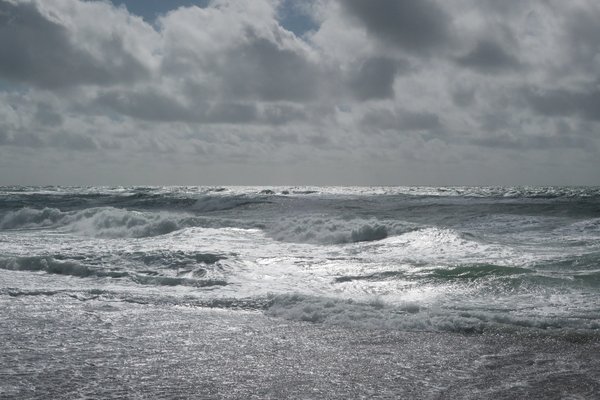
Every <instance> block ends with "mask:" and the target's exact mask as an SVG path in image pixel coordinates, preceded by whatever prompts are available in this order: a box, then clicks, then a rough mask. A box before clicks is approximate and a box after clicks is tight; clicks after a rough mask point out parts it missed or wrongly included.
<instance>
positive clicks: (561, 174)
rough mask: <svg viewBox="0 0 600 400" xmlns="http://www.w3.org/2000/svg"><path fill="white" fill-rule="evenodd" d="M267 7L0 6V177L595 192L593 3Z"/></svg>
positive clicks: (268, 1)
mask: <svg viewBox="0 0 600 400" xmlns="http://www.w3.org/2000/svg"><path fill="white" fill-rule="evenodd" d="M286 7H291V5H290V2H286V1H283V2H281V1H275V0H256V1H253V2H239V1H233V0H214V1H211V2H209V3H208V5H207V6H206V7H204V8H201V7H181V8H178V9H173V10H170V11H169V12H168V13H165V14H163V15H159V16H157V18H156V20H154V21H147V20H144V19H142V18H141V17H139V16H136V15H134V14H132V13H130V12H129V11H128V10H127V9H126V8H125V7H116V6H114V5H112V4H111V3H109V2H100V1H82V0H56V1H52V2H48V1H41V0H0V158H2V161H0V166H1V167H2V169H3V171H8V173H5V174H3V176H2V177H1V178H2V179H0V184H2V183H19V182H14V181H13V179H16V178H13V177H16V176H18V177H20V178H19V179H21V178H22V179H26V180H28V182H31V183H40V182H46V181H48V180H50V179H55V180H56V183H71V182H72V183H86V182H87V180H88V179H92V178H93V179H97V180H98V182H89V183H90V184H93V183H112V182H115V183H128V182H130V183H137V182H138V181H140V182H151V183H188V182H189V183H210V182H221V181H222V182H223V183H280V182H281V183H288V181H289V182H298V183H303V182H304V183H338V184H347V183H354V184H378V183H385V184H428V183H429V184H444V183H457V184H459V183H469V184H482V183H490V184H491V183H538V184H546V183H562V184H566V183H572V184H577V183H600V182H599V181H598V174H597V171H598V170H599V167H600V165H599V163H600V161H599V160H600V157H597V151H598V145H599V144H600V143H599V142H600V95H599V93H600V89H599V88H600V86H599V83H598V82H600V45H599V44H598V40H597V37H598V34H599V28H598V24H597V22H596V21H598V18H600V5H598V4H597V3H596V2H594V1H592V0H589V1H588V0H581V1H578V2H559V1H541V0H540V1H534V0H529V1H519V2H512V1H511V2H494V1H482V2H480V1H475V0H451V1H436V0H423V1H418V2H416V1H408V0H401V1H397V0H395V1H393V0H373V1H368V2H367V1H359V0H346V1H341V0H340V1H321V0H312V1H310V2H307V3H306V4H304V5H303V7H302V15H303V18H306V19H307V21H308V22H307V23H305V24H304V25H306V26H308V27H311V29H310V30H309V31H306V32H304V33H302V34H301V35H300V34H295V33H293V32H291V31H290V30H289V29H288V27H286V25H285V23H284V22H285V21H283V20H280V19H279V18H280V16H282V15H286V13H288V12H287V11H286ZM295 7H298V5H295ZM288 11H289V10H288ZM294 12H296V13H297V12H298V9H295V11H294ZM309 20H310V21H309ZM483 153H485V156H483V155H482V154H483ZM515 169H519V170H522V171H524V172H523V173H522V174H515V173H514V170H515ZM123 170H126V171H127V173H126V174H123V173H121V172H120V171H123ZM16 171H18V173H16ZM398 171H402V172H401V173H398ZM12 172H15V173H12ZM90 177H91V178H90ZM120 179H126V180H127V182H120V181H119V180H120ZM171 180H172V182H171ZM554 180H559V181H556V182H555V181H554ZM155 181H156V182H155Z"/></svg>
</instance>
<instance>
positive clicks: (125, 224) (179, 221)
mask: <svg viewBox="0 0 600 400" xmlns="http://www.w3.org/2000/svg"><path fill="white" fill-rule="evenodd" d="M188 224H189V220H188V218H187V216H183V215H177V214H167V213H144V212H140V211H128V210H121V209H118V208H112V207H101V208H90V209H86V210H82V211H67V212H63V211H60V210H58V209H55V208H44V209H41V210H37V209H32V208H23V209H20V210H18V211H12V212H9V213H8V214H6V215H5V216H4V218H2V220H1V221H0V229H41V228H50V227H51V228H58V227H61V228H66V229H67V230H69V231H72V232H77V233H80V234H84V235H87V236H94V237H117V238H118V237H149V236H158V235H164V234H167V233H171V232H173V231H176V230H178V229H181V228H183V227H185V226H187V225H188Z"/></svg>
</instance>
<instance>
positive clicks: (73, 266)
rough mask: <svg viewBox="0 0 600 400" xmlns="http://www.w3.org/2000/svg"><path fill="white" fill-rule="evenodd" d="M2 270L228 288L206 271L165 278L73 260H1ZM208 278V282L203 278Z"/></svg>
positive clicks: (48, 258) (162, 284) (147, 272)
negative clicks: (207, 276) (104, 267)
mask: <svg viewBox="0 0 600 400" xmlns="http://www.w3.org/2000/svg"><path fill="white" fill-rule="evenodd" d="M0 269H5V270H10V271H32V272H45V273H48V274H55V275H68V276H74V277H78V278H126V279H128V280H130V281H132V282H135V283H137V284H141V285H154V286H190V287H198V288H205V287H212V286H226V285H227V284H228V283H227V281H226V280H224V279H210V278H209V279H206V278H205V270H204V269H202V268H199V269H197V270H191V269H190V270H189V271H185V272H186V273H185V274H183V275H180V276H164V275H160V274H159V273H158V272H156V271H123V270H106V269H101V268H97V267H94V266H89V265H85V264H81V263H78V262H75V261H70V260H58V259H56V258H54V257H51V256H32V257H5V258H0ZM202 278H205V279H202Z"/></svg>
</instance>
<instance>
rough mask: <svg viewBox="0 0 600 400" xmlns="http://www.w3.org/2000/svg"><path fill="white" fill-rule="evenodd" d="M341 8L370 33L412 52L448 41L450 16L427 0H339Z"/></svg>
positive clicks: (428, 49) (422, 51) (421, 50)
mask: <svg viewBox="0 0 600 400" xmlns="http://www.w3.org/2000/svg"><path fill="white" fill-rule="evenodd" d="M341 4H342V6H343V8H344V9H345V10H346V11H347V12H348V14H350V15H351V16H353V17H354V18H355V19H356V20H358V21H360V22H361V23H362V24H363V25H364V26H365V28H366V29H367V31H368V32H369V33H370V34H372V35H373V36H375V37H377V38H379V39H380V40H383V41H385V42H386V43H387V44H388V45H391V46H396V47H399V48H401V49H403V50H406V51H409V52H412V53H427V52H429V51H430V50H432V49H437V48H440V47H441V46H443V45H444V44H446V43H448V41H449V39H450V19H449V17H448V15H447V14H446V13H445V11H444V10H443V9H442V8H441V7H439V6H438V5H437V3H435V2H434V1H430V0H420V1H412V0H371V1H363V0H342V1H341Z"/></svg>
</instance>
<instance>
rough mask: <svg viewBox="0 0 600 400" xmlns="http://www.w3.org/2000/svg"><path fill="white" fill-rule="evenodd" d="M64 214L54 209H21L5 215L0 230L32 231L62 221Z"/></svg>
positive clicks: (0, 221)
mask: <svg viewBox="0 0 600 400" xmlns="http://www.w3.org/2000/svg"><path fill="white" fill-rule="evenodd" d="M65 215H66V213H63V212H61V211H60V210H58V209H56V208H44V209H41V210H37V209H33V208H22V209H20V210H17V211H11V212H9V213H7V214H6V215H5V216H4V217H3V218H2V220H0V229H19V228H20V229H33V228H43V227H46V226H52V225H56V224H57V223H60V221H62V220H63V218H64V217H65Z"/></svg>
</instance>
